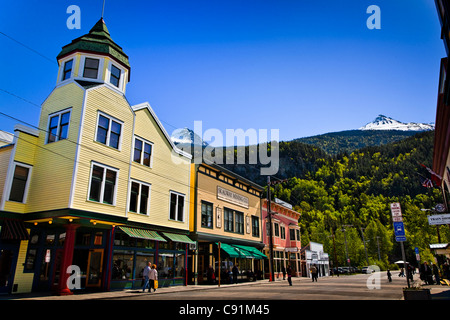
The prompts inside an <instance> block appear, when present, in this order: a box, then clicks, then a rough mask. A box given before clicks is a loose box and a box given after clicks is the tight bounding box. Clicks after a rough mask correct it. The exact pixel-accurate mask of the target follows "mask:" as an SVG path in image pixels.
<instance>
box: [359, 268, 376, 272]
mask: <svg viewBox="0 0 450 320" xmlns="http://www.w3.org/2000/svg"><path fill="white" fill-rule="evenodd" d="M373 272H375V270H373V269H372V268H371V267H363V268H362V273H373Z"/></svg>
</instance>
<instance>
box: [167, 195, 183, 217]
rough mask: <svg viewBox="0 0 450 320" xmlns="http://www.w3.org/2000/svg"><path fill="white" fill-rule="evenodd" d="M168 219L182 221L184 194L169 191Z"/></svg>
mask: <svg viewBox="0 0 450 320" xmlns="http://www.w3.org/2000/svg"><path fill="white" fill-rule="evenodd" d="M169 218H170V220H175V221H180V222H183V221H184V194H181V193H177V192H173V191H170V210H169Z"/></svg>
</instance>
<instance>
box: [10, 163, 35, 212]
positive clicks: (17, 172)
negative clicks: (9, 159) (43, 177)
mask: <svg viewBox="0 0 450 320" xmlns="http://www.w3.org/2000/svg"><path fill="white" fill-rule="evenodd" d="M29 173H30V168H27V167H23V166H20V165H18V164H16V165H15V168H14V176H13V179H12V183H11V189H10V192H9V201H16V202H21V203H24V198H25V193H26V189H27V183H28V177H29Z"/></svg>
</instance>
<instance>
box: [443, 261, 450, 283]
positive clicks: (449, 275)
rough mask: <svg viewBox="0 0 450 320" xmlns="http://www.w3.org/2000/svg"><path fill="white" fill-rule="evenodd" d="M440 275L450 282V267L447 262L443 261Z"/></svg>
mask: <svg viewBox="0 0 450 320" xmlns="http://www.w3.org/2000/svg"><path fill="white" fill-rule="evenodd" d="M442 273H443V275H444V278H446V279H448V280H450V267H449V265H448V262H447V261H445V262H444V265H443V266H442Z"/></svg>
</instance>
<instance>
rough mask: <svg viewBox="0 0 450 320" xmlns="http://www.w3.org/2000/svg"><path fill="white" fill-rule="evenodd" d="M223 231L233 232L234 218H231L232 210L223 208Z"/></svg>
mask: <svg viewBox="0 0 450 320" xmlns="http://www.w3.org/2000/svg"><path fill="white" fill-rule="evenodd" d="M223 219H224V230H225V231H230V232H233V231H234V229H233V225H234V217H233V210H230V209H228V208H224V214H223Z"/></svg>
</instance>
